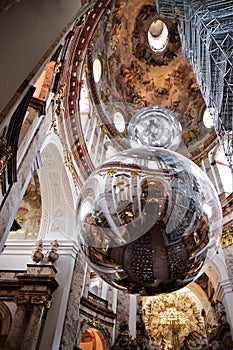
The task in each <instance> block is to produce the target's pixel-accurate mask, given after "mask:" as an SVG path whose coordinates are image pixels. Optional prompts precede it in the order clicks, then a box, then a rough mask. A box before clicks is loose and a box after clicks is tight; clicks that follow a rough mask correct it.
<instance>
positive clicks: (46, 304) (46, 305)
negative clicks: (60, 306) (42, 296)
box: [45, 300, 52, 309]
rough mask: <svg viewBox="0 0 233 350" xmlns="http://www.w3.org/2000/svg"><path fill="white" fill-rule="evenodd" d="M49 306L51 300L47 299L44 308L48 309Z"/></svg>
mask: <svg viewBox="0 0 233 350" xmlns="http://www.w3.org/2000/svg"><path fill="white" fill-rule="evenodd" d="M51 306H52V301H51V300H47V301H46V302H45V308H46V309H50V308H51Z"/></svg>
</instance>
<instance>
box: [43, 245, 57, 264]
mask: <svg viewBox="0 0 233 350" xmlns="http://www.w3.org/2000/svg"><path fill="white" fill-rule="evenodd" d="M58 247H59V244H58V241H57V240H56V239H55V240H54V241H53V242H51V243H50V249H49V250H48V251H47V253H46V256H47V262H46V263H47V264H54V263H55V261H57V260H58V259H59V254H58V253H57V248H58Z"/></svg>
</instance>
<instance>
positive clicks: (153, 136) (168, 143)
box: [128, 106, 182, 151]
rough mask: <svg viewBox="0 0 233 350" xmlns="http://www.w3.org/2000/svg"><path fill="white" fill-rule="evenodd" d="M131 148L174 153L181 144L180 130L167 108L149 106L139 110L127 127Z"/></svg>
mask: <svg viewBox="0 0 233 350" xmlns="http://www.w3.org/2000/svg"><path fill="white" fill-rule="evenodd" d="M128 135H129V139H130V143H131V147H132V148H133V147H139V146H140V145H141V146H146V147H148V146H151V147H162V148H167V149H171V150H173V151H175V150H176V149H177V148H178V147H179V145H180V142H181V136H182V128H181V124H180V122H179V120H178V119H177V118H176V116H175V114H173V113H172V111H170V110H169V109H167V108H162V107H158V106H150V107H146V108H143V109H142V110H139V111H138V112H137V113H136V114H135V115H134V116H133V118H131V120H130V122H129V125H128Z"/></svg>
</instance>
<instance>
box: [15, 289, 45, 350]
mask: <svg viewBox="0 0 233 350" xmlns="http://www.w3.org/2000/svg"><path fill="white" fill-rule="evenodd" d="M33 301H34V299H33V297H32V298H31V302H32V303H33ZM45 301H46V297H43V296H41V297H37V299H36V301H35V303H34V304H33V309H32V313H31V316H30V320H29V322H28V325H27V328H26V330H25V334H24V337H23V343H22V346H21V348H20V350H29V349H30V350H35V349H36V348H37V344H38V341H39V335H40V331H41V327H42V320H43V315H44V311H45V306H44V302H45Z"/></svg>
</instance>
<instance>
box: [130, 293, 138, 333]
mask: <svg viewBox="0 0 233 350" xmlns="http://www.w3.org/2000/svg"><path fill="white" fill-rule="evenodd" d="M129 300H130V304H129V333H130V335H131V336H132V338H133V339H135V338H136V321H137V296H136V295H130V299H129Z"/></svg>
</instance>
